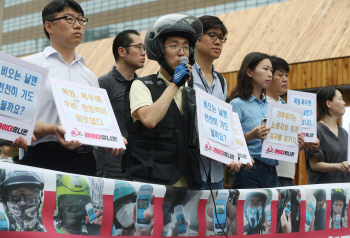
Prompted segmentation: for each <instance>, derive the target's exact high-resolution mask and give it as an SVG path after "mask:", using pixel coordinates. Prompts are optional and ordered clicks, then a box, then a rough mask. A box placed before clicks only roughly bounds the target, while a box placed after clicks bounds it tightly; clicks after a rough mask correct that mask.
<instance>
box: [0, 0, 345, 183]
mask: <svg viewBox="0 0 350 238" xmlns="http://www.w3.org/2000/svg"><path fill="white" fill-rule="evenodd" d="M42 20H43V28H44V32H45V34H46V36H47V37H48V39H49V40H50V46H48V47H47V48H45V49H44V51H43V52H39V53H37V54H34V55H31V56H28V57H25V58H23V60H25V61H28V62H31V63H34V64H37V65H39V66H42V67H44V68H47V69H49V76H48V80H47V84H46V86H45V88H44V93H43V99H42V101H41V103H40V106H39V113H38V118H37V122H36V125H35V129H34V136H33V139H32V140H33V142H32V145H31V146H27V142H26V141H25V140H24V139H23V138H22V137H20V138H18V139H16V140H15V141H14V142H13V145H14V146H15V147H20V148H23V149H25V153H24V156H23V158H22V159H21V160H20V164H23V165H28V166H35V167H40V168H45V169H52V170H57V171H63V172H69V173H76V174H82V175H92V176H96V175H97V176H100V177H106V178H114V179H121V180H134V181H141V182H149V183H157V184H166V185H173V186H178V187H185V188H190V189H223V188H224V184H223V176H224V170H223V164H222V163H220V162H216V161H214V160H211V159H209V158H207V157H204V156H200V154H199V142H198V132H197V126H196V120H197V118H196V113H195V111H196V104H195V101H196V100H195V90H194V89H193V87H194V86H197V87H198V88H200V89H202V90H204V91H206V92H207V93H209V94H211V95H213V96H215V97H217V98H218V99H220V100H222V101H226V98H227V83H226V79H225V78H224V77H223V76H222V75H221V74H220V73H219V72H217V71H216V69H215V67H214V64H213V63H214V61H215V60H216V59H218V58H219V57H220V55H221V52H222V51H223V47H224V45H225V42H226V40H227V37H228V31H227V29H226V27H225V25H224V23H223V22H222V21H221V20H220V19H219V18H218V17H215V16H207V15H206V16H202V17H199V18H196V17H193V16H190V15H185V14H168V15H164V16H162V17H160V18H159V19H158V20H156V21H155V23H154V24H153V25H152V26H150V28H149V29H148V31H147V33H146V36H145V39H142V38H141V37H140V34H139V33H138V32H137V31H135V30H125V31H122V32H120V33H118V34H117V35H116V37H115V39H114V41H113V45H112V46H110V48H112V51H113V55H114V61H115V63H116V64H115V66H114V67H113V69H112V70H111V71H110V72H108V73H107V74H105V75H103V76H101V77H100V78H98V79H97V77H96V76H95V74H94V73H93V72H92V71H91V70H89V69H88V68H87V67H86V66H85V60H84V58H83V57H82V56H80V55H78V54H77V53H76V52H75V49H76V47H77V46H78V45H79V44H80V43H81V41H82V38H83V35H84V29H85V26H86V24H87V23H88V19H87V18H85V16H84V11H83V9H82V8H81V6H80V5H79V3H77V2H76V1H74V0H53V1H51V2H50V3H49V4H48V5H46V6H45V8H44V9H43V11H42ZM106 50H107V48H106ZM146 54H147V58H148V60H154V61H157V62H158V64H159V71H158V72H155V74H152V75H149V76H146V77H142V78H141V77H138V76H137V74H136V70H138V69H140V68H143V67H144V63H145V60H146ZM183 57H186V58H187V62H186V60H185V62H183V63H181V64H180V63H179V60H180V58H183ZM111 60H112V59H111ZM288 74H289V66H288V63H287V62H286V61H285V60H284V59H282V58H280V57H276V56H269V55H268V54H264V53H259V52H252V53H249V54H248V55H246V56H245V58H244V59H243V61H242V64H241V67H240V69H239V72H238V81H237V85H236V86H235V88H234V89H233V90H232V92H231V93H230V100H231V101H230V105H231V106H232V110H233V111H234V112H236V113H238V115H239V119H240V122H241V125H242V129H243V132H244V136H245V140H246V142H247V146H248V149H249V153H250V155H251V157H252V158H251V162H250V163H248V164H246V165H243V164H241V163H240V162H238V163H236V162H234V161H233V162H231V163H230V164H226V165H225V166H226V167H228V168H229V169H231V170H233V171H234V177H233V182H232V188H235V189H239V188H271V187H276V186H291V185H293V179H294V175H295V165H294V164H293V163H288V162H282V161H278V160H273V159H269V158H264V157H262V156H261V149H262V140H263V139H266V138H267V135H268V133H269V131H270V128H269V127H267V126H266V125H262V123H261V122H262V119H264V118H267V114H268V109H269V104H270V102H272V101H275V102H279V103H282V104H285V102H284V100H283V99H282V98H281V96H282V95H284V94H286V92H287V88H288ZM51 76H54V77H56V78H60V79H61V80H62V81H65V80H66V81H70V82H75V83H79V84H82V85H89V86H93V87H100V88H104V89H106V91H107V94H108V96H109V99H110V102H111V105H112V108H113V110H114V114H115V116H116V119H117V122H118V125H119V127H120V130H121V133H122V135H123V137H124V143H125V144H126V145H127V150H126V151H123V149H122V148H97V149H96V148H95V149H94V148H93V147H92V146H87V145H82V144H81V142H79V141H78V140H71V141H65V139H64V134H65V133H66V131H65V130H64V128H63V127H62V126H61V125H60V120H59V117H58V113H57V108H56V105H55V103H54V99H53V95H52V92H51V89H50V77H51ZM317 108H318V112H319V115H320V118H319V119H320V120H319V122H318V123H317V137H318V138H317V141H316V142H315V143H305V142H304V137H303V135H301V134H299V135H298V145H299V150H305V155H306V166H307V171H308V175H309V183H310V184H315V183H333V182H349V181H350V175H349V171H350V165H349V163H348V162H347V144H348V134H347V132H346V131H345V130H344V129H343V128H342V127H340V126H339V125H338V124H337V120H338V119H339V118H340V117H341V116H342V115H343V114H344V113H345V102H344V100H343V97H342V91H341V90H340V89H339V88H336V87H333V86H326V87H324V88H321V89H320V90H319V91H318V93H317ZM0 148H2V149H1V154H0V156H1V157H0V161H2V160H3V159H4V161H5V160H10V158H9V157H7V155H6V151H7V147H6V145H3V144H2V147H0ZM3 156H4V158H2V157H3ZM67 164H69V166H67Z"/></svg>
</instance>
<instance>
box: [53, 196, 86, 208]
mask: <svg viewBox="0 0 350 238" xmlns="http://www.w3.org/2000/svg"><path fill="white" fill-rule="evenodd" d="M88 203H90V197H88V196H83V195H62V196H60V198H59V206H60V207H61V208H62V209H63V210H66V209H68V210H69V208H72V207H73V206H79V207H81V208H84V207H85V206H86V205H87V204H88Z"/></svg>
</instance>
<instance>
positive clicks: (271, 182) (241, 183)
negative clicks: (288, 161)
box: [231, 159, 277, 189]
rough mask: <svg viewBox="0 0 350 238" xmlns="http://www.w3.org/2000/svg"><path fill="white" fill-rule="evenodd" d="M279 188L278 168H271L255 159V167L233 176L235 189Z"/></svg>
mask: <svg viewBox="0 0 350 238" xmlns="http://www.w3.org/2000/svg"><path fill="white" fill-rule="evenodd" d="M274 187H277V172H276V166H269V165H267V164H265V163H263V162H260V161H259V160H257V159H255V163H254V165H253V167H251V168H250V169H249V170H243V169H242V168H241V170H240V171H239V172H238V173H235V174H234V175H233V180H232V186H231V188H233V189H241V188H274Z"/></svg>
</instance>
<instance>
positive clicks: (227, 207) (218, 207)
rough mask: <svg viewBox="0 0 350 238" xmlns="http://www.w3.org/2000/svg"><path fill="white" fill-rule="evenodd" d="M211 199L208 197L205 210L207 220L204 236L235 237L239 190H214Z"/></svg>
mask: <svg viewBox="0 0 350 238" xmlns="http://www.w3.org/2000/svg"><path fill="white" fill-rule="evenodd" d="M213 197H214V198H213ZM213 197H212V196H211V195H210V196H209V198H208V200H207V205H206V208H205V211H206V220H207V232H206V235H207V236H225V235H228V236H229V235H237V200H238V198H239V190H237V189H230V190H228V189H227V190H225V189H223V190H214V191H213ZM213 199H214V200H213Z"/></svg>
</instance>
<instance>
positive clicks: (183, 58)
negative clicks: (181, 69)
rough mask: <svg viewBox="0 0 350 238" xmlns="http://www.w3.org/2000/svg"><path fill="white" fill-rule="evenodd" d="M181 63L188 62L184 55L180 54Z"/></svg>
mask: <svg viewBox="0 0 350 238" xmlns="http://www.w3.org/2000/svg"><path fill="white" fill-rule="evenodd" d="M182 63H186V64H188V63H189V60H188V58H187V57H186V56H181V57H180V59H179V64H182Z"/></svg>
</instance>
